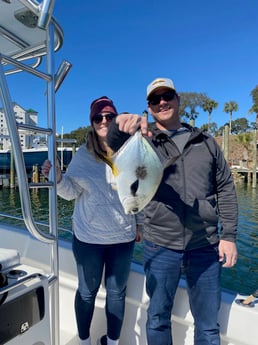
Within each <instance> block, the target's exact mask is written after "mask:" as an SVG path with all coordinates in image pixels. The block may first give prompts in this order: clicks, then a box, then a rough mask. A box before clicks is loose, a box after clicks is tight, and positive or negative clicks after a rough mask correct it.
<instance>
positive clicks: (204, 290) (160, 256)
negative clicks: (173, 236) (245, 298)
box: [144, 241, 221, 345]
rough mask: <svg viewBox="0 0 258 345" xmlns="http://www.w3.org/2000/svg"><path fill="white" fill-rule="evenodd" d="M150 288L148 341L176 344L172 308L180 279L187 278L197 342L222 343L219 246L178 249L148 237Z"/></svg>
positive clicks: (146, 267)
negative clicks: (182, 276)
mask: <svg viewBox="0 0 258 345" xmlns="http://www.w3.org/2000/svg"><path fill="white" fill-rule="evenodd" d="M144 270H145V274H146V290H147V294H148V296H149V297H150V304H149V307H148V311H147V324H146V333H147V340H148V345H172V344H173V341H172V332H171V312H172V308H173V303H174V297H175V293H176V290H177V287H178V283H179V279H180V276H181V274H182V273H183V274H184V275H185V278H186V282H187V290H188V295H189V303H190V308H191V312H192V315H193V318H194V325H195V330H194V345H219V344H220V335H219V325H218V323H217V318H218V310H219V308H220V301H221V289H220V275H221V264H220V262H219V261H218V248H217V246H209V247H205V248H200V249H195V250H190V251H176V250H171V249H168V248H165V247H159V246H157V245H155V244H154V243H151V242H149V241H144Z"/></svg>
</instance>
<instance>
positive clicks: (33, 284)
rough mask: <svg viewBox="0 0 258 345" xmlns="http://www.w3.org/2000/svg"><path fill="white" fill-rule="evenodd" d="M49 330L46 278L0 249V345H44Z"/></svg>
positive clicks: (48, 341) (17, 256) (14, 252)
mask: <svg viewBox="0 0 258 345" xmlns="http://www.w3.org/2000/svg"><path fill="white" fill-rule="evenodd" d="M14 316H15V317H14ZM49 329H50V320H49V306H48V280H47V277H46V276H45V275H44V274H42V273H41V272H38V271H35V268H33V267H30V266H27V265H24V264H21V263H20V257H19V253H18V252H17V251H16V250H13V249H6V248H0V345H3V344H10V345H21V344H33V345H34V344H35V345H36V344H37V345H48V344H50V343H51V341H50V332H46V330H49ZM35 339H38V340H37V342H36V343H35Z"/></svg>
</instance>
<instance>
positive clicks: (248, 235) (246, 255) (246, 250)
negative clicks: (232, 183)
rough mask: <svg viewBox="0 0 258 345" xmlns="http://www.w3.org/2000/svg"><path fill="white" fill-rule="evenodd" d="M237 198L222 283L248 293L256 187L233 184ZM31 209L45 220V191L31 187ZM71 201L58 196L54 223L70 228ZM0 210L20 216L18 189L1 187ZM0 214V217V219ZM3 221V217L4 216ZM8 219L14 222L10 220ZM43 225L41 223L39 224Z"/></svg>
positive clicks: (257, 215)
mask: <svg viewBox="0 0 258 345" xmlns="http://www.w3.org/2000/svg"><path fill="white" fill-rule="evenodd" d="M236 187H237V194H238V201H239V231H238V240H237V247H238V262H237V264H236V265H235V267H233V268H230V269H223V271H222V286H223V287H224V288H226V289H229V290H233V291H236V292H240V293H243V294H251V293H252V292H254V291H255V290H256V289H257V288H258V199H257V192H258V189H253V188H251V186H250V185H247V184H245V183H241V184H237V186H236ZM31 200H32V211H33V216H34V217H35V221H38V222H43V223H44V222H46V221H47V217H48V214H47V209H48V191H47V190H43V189H42V190H40V191H36V190H32V191H31ZM72 210H73V201H66V200H63V199H61V198H59V197H58V226H59V227H60V228H66V229H70V230H71V217H72ZM0 213H8V214H12V215H15V216H21V207H20V201H19V191H18V190H17V189H16V190H9V189H3V190H0ZM3 219H4V218H3V217H0V221H1V220H2V221H3ZM4 221H6V219H4ZM8 222H11V223H16V224H17V221H14V220H10V221H8ZM42 228H44V227H42ZM59 235H60V237H62V238H65V239H67V240H68V241H70V240H71V237H72V235H71V233H68V232H64V231H62V230H60V231H59ZM141 249H142V246H141V244H136V246H135V252H134V259H133V260H134V261H135V262H138V263H141V261H142V253H141Z"/></svg>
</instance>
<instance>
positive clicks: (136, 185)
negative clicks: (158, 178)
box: [130, 180, 139, 196]
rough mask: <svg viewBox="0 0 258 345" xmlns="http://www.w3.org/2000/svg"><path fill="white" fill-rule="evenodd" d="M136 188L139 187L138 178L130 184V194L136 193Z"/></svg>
mask: <svg viewBox="0 0 258 345" xmlns="http://www.w3.org/2000/svg"><path fill="white" fill-rule="evenodd" d="M138 188H139V180H135V181H134V182H133V183H132V184H131V186H130V190H131V194H132V195H133V196H135V195H136V192H137V190H138Z"/></svg>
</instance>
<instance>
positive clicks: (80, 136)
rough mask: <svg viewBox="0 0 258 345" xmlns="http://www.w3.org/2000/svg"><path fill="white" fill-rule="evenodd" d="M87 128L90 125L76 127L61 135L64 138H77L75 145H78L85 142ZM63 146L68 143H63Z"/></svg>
mask: <svg viewBox="0 0 258 345" xmlns="http://www.w3.org/2000/svg"><path fill="white" fill-rule="evenodd" d="M89 129H90V126H88V127H79V128H78V129H76V130H73V131H71V132H70V133H65V134H64V135H63V138H64V139H76V140H77V144H76V146H80V145H81V144H83V143H84V142H85V137H86V134H87V132H88V130H89ZM64 146H69V144H65V143H64Z"/></svg>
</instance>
